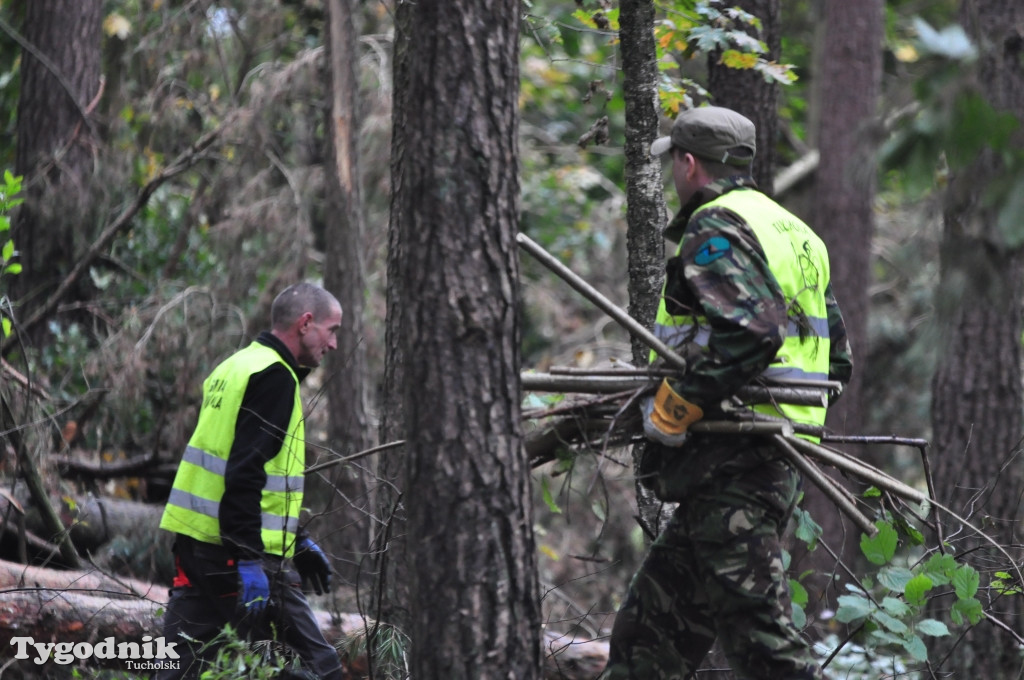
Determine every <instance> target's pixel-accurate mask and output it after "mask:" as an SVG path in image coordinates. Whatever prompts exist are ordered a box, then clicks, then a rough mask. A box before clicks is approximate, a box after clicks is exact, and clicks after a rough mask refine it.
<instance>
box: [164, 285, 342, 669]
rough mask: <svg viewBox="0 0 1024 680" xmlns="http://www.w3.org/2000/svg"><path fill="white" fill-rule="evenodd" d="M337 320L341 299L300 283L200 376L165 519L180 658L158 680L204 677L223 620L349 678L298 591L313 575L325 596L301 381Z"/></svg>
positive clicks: (333, 343) (171, 638)
mask: <svg viewBox="0 0 1024 680" xmlns="http://www.w3.org/2000/svg"><path fill="white" fill-rule="evenodd" d="M341 318H342V310H341V306H340V305H339V304H338V301H337V299H336V298H335V297H334V296H333V295H331V294H330V293H328V292H327V291H326V290H324V289H323V288H321V287H320V286H316V285H313V284H310V283H298V284H295V285H293V286H291V287H289V288H287V289H285V290H284V291H282V292H281V293H280V295H278V296H277V298H276V299H275V300H274V303H273V305H272V307H271V330H269V331H264V332H262V333H260V335H259V337H257V338H256V340H255V342H253V343H252V344H250V345H249V346H248V347H245V348H244V349H241V350H239V351H238V352H236V353H235V354H233V355H232V356H230V357H228V358H227V359H226V360H224V361H223V362H222V363H221V364H220V365H218V366H217V367H216V368H215V369H214V370H213V372H212V373H211V374H210V376H209V377H208V378H207V379H206V380H205V381H204V383H203V403H202V407H201V408H200V411H199V419H198V423H197V424H196V429H195V432H194V433H193V434H192V438H191V439H190V440H189V444H188V446H187V447H186V449H185V453H184V455H183V456H182V460H181V463H180V465H179V467H178V472H177V474H176V476H175V479H174V485H173V487H172V490H171V494H170V497H169V498H168V501H167V507H166V509H165V511H164V516H163V519H162V520H161V523H160V527H161V528H162V529H166V530H168V531H172V532H174V533H175V549H174V552H175V562H176V567H177V574H176V576H175V578H174V584H173V588H172V589H171V599H170V602H169V603H168V606H167V612H166V615H165V618H164V637H165V639H166V641H167V642H168V643H177V651H178V652H179V654H180V656H181V659H180V664H178V665H179V666H180V667H179V668H173V669H164V670H163V671H162V672H161V673H160V675H159V677H160V678H161V680H172V679H173V680H177V679H178V678H197V677H198V676H199V673H200V672H201V670H202V665H203V662H204V661H208V660H209V659H210V658H212V657H213V656H214V655H215V654H216V651H217V644H212V645H211V644H209V643H210V642H211V641H215V639H216V638H217V636H218V635H220V634H221V632H222V631H223V630H224V628H225V626H226V625H231V626H232V627H233V628H235V630H236V631H237V632H238V633H239V635H241V636H243V637H248V638H250V639H277V640H280V641H281V642H284V643H285V644H287V645H288V646H289V647H290V648H291V649H292V650H293V651H295V652H296V653H297V654H298V655H299V657H300V658H301V659H302V661H303V663H304V665H305V667H307V668H309V669H311V670H312V671H313V672H314V673H316V674H317V676H319V677H320V678H323V679H324V680H341V679H342V678H343V677H344V673H343V670H342V667H341V663H340V661H339V659H338V655H337V652H336V651H335V650H334V648H333V647H331V645H329V644H328V643H327V641H326V640H325V639H324V637H323V634H322V633H321V632H320V628H319V626H318V624H317V621H316V619H315V617H314V616H313V613H312V610H311V609H310V606H309V603H308V602H307V601H306V598H305V596H304V595H303V593H302V588H301V586H302V582H303V581H305V582H309V583H311V584H312V586H313V589H314V591H315V592H316V593H318V594H320V593H322V592H325V591H326V590H327V589H328V588H329V586H330V576H331V569H330V563H329V562H328V560H327V558H326V556H325V555H324V553H323V552H322V551H321V550H320V548H319V547H318V546H317V545H316V543H314V542H313V541H312V540H311V539H310V538H309V537H308V536H306V535H304V534H303V533H302V531H301V530H300V528H299V513H300V511H301V509H302V493H303V480H304V476H303V475H304V469H305V438H304V435H305V432H304V416H303V412H302V400H301V397H300V394H299V384H300V383H301V381H302V380H303V378H305V377H306V375H307V374H308V373H309V372H310V371H311V370H312V369H313V368H315V367H317V366H319V365H320V362H321V360H322V359H323V357H324V355H325V354H326V353H327V352H329V351H332V350H334V349H337V346H338V342H337V337H336V335H337V332H338V329H339V328H340V327H341ZM293 564H294V567H295V569H293V568H292V565H293ZM296 569H297V573H296Z"/></svg>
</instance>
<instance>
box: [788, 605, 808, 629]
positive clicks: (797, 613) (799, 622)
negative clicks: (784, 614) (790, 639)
mask: <svg viewBox="0 0 1024 680" xmlns="http://www.w3.org/2000/svg"><path fill="white" fill-rule="evenodd" d="M792 619H793V625H794V626H796V627H797V628H800V629H802V628H804V627H805V626H806V625H807V613H806V612H805V611H804V608H803V607H801V606H800V605H798V604H797V603H796V602H794V603H793V612H792Z"/></svg>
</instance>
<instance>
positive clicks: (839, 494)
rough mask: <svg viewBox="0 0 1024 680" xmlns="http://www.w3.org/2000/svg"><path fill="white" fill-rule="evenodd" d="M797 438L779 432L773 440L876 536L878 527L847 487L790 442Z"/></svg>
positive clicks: (806, 475)
mask: <svg viewBox="0 0 1024 680" xmlns="http://www.w3.org/2000/svg"><path fill="white" fill-rule="evenodd" d="M794 439H795V438H790V437H785V436H783V435H780V434H777V435H774V436H773V437H772V441H774V442H775V444H776V446H778V447H779V450H780V451H782V454H783V455H784V456H786V458H788V459H789V462H790V463H792V464H793V466H794V467H795V468H796V469H797V470H799V471H800V473H801V474H803V476H804V477H806V478H807V479H809V480H811V481H812V482H814V484H816V485H817V487H818V488H819V489H821V491H822V493H824V494H825V495H826V496H827V497H828V499H829V500H830V501H832V502H833V503H835V505H836V507H837V508H839V509H840V510H841V511H842V512H843V514H845V515H846V516H847V517H849V518H850V519H851V520H852V521H853V523H854V524H856V525H857V528H858V529H860V530H861V531H863V532H864V533H865V534H867V535H868V536H874V535H875V534H877V533H878V527H876V526H875V525H874V523H873V522H872V521H871V520H870V519H868V518H867V517H866V516H864V514H863V513H861V511H860V510H858V509H857V506H856V505H854V504H853V501H852V500H851V499H850V497H849V492H848V491H847V490H846V489H842V490H840V489H841V487H840V486H839V485H838V484H836V482H835V480H833V479H832V478H831V477H829V476H828V475H826V474H825V473H824V472H822V471H821V470H820V469H818V467H817V466H816V465H815V464H814V463H812V462H811V461H809V460H807V458H805V457H804V456H801V455H800V453H799V452H798V451H797V450H796V449H795V448H793V445H792V444H791V443H790V442H792V441H794Z"/></svg>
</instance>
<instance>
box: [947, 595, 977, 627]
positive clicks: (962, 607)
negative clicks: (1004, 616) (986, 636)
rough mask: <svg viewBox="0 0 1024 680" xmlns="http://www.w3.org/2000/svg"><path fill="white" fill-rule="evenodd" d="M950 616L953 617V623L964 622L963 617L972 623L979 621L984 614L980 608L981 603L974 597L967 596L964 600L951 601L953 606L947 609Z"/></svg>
mask: <svg viewBox="0 0 1024 680" xmlns="http://www.w3.org/2000/svg"><path fill="white" fill-rule="evenodd" d="M949 615H950V618H952V619H953V623H956V624H957V625H960V624H962V623H963V622H964V618H965V617H966V618H967V620H968V621H969V622H970V623H971V625H974V624H976V623H978V621H981V618H982V617H983V616H984V615H985V612H984V610H982V608H981V603H980V602H978V601H977V600H976V599H974V598H973V597H972V598H969V599H966V600H957V601H956V602H954V603H953V607H952V608H951V609H950V610H949Z"/></svg>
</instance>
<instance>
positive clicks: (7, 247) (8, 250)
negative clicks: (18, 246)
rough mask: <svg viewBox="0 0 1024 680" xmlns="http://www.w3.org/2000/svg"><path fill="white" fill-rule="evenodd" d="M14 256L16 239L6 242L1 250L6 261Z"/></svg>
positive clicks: (0, 253) (0, 254)
mask: <svg viewBox="0 0 1024 680" xmlns="http://www.w3.org/2000/svg"><path fill="white" fill-rule="evenodd" d="M12 257H14V241H11V240H8V241H7V243H5V244H4V247H3V249H2V250H0V258H3V260H4V262H6V261H7V260H9V259H11V258H12Z"/></svg>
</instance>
